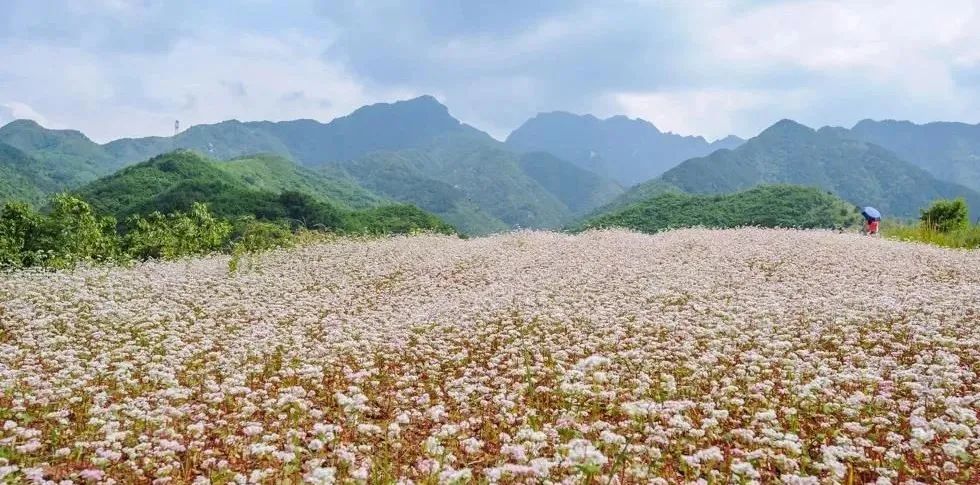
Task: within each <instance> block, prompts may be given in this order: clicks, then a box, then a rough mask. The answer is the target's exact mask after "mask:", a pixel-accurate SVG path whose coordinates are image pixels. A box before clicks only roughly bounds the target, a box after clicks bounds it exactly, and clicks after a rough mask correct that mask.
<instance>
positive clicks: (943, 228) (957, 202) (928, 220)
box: [919, 197, 970, 232]
mask: <svg viewBox="0 0 980 485" xmlns="http://www.w3.org/2000/svg"><path fill="white" fill-rule="evenodd" d="M921 212H922V214H921V215H920V216H919V219H920V220H921V221H922V222H923V223H924V224H926V225H927V226H929V227H930V228H932V229H934V230H936V231H939V232H954V231H959V230H963V229H966V228H967V227H968V226H969V225H970V215H969V210H968V209H967V206H966V200H964V199H963V198H962V197H961V198H958V199H952V200H950V199H940V200H937V201H935V202H933V203H932V205H930V206H929V207H928V208H926V209H923V210H922V211H921Z"/></svg>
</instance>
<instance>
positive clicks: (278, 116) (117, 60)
mask: <svg viewBox="0 0 980 485" xmlns="http://www.w3.org/2000/svg"><path fill="white" fill-rule="evenodd" d="M325 49H326V46H325V45H324V43H323V41H322V40H320V39H318V38H315V37H311V36H308V35H304V34H301V33H298V32H285V33H282V34H279V35H275V36H272V35H259V34H242V33H232V32H214V33H213V34H210V35H205V36H199V37H194V36H192V37H187V38H184V39H182V40H180V41H178V42H177V43H176V44H175V45H174V47H173V48H172V49H171V50H169V51H168V52H165V53H163V54H147V53H142V54H140V53H119V54H115V55H113V56H111V57H106V56H100V55H98V54H97V53H93V52H90V51H86V50H82V49H77V48H73V47H66V46H60V45H56V44H50V43H48V44H44V43H32V44H31V45H29V46H28V45H26V44H20V43H7V44H0V57H2V58H4V59H5V60H8V61H10V62H7V63H5V65H4V66H0V77H6V78H9V79H10V80H11V81H10V82H9V83H8V85H7V86H5V89H4V94H5V95H7V96H12V97H14V98H15V99H23V100H26V101H27V103H30V105H31V106H35V107H38V109H40V110H42V111H44V112H47V113H52V116H50V117H48V118H45V117H41V116H40V115H39V114H37V111H34V110H31V111H27V110H25V109H23V108H20V109H19V110H18V111H17V113H18V114H17V116H22V117H29V118H35V119H38V121H40V122H42V124H46V125H48V124H51V123H53V124H56V125H59V126H70V127H73V128H77V129H79V130H82V131H83V132H85V133H86V134H88V135H89V136H90V137H92V138H93V139H95V140H98V141H107V140H110V139H113V138H118V137H123V136H146V135H154V134H155V135H161V134H167V133H169V129H170V127H172V126H173V120H174V119H180V120H181V124H182V125H183V126H190V125H193V124H200V123H213V122H217V121H222V120H225V119H230V118H237V119H242V120H259V119H269V120H284V119H295V118H316V119H326V120H329V119H332V118H334V117H336V116H339V115H343V114H346V113H348V112H349V111H351V110H353V109H355V108H357V107H359V106H361V105H363V104H365V103H368V102H372V101H377V100H381V99H389V98H390V97H400V96H408V95H411V94H414V93H409V92H406V91H398V90H392V91H390V92H389V91H380V92H377V93H373V92H367V91H366V90H365V89H364V88H363V87H362V86H361V85H360V84H359V83H357V82H356V81H354V80H353V79H352V77H351V76H350V75H348V74H347V73H346V72H345V71H344V69H343V68H342V67H339V66H337V65H333V64H330V63H328V62H324V61H323V59H322V58H321V54H322V52H323V51H324V50H325ZM51 66H60V68H59V70H58V71H57V72H56V73H55V72H52V69H51ZM5 71H6V72H5ZM229 85H234V86H236V87H238V88H240V89H237V88H236V89H229ZM297 92H302V93H303V94H304V96H305V97H306V98H309V99H315V100H317V101H316V102H312V103H297V102H295V93H297ZM290 95H294V96H292V98H290ZM286 99H292V100H293V102H287V101H284V100H286ZM21 105H22V106H28V105H27V104H26V103H22V104H21Z"/></svg>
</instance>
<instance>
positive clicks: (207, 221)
mask: <svg viewBox="0 0 980 485" xmlns="http://www.w3.org/2000/svg"><path fill="white" fill-rule="evenodd" d="M129 225H130V226H131V227H132V229H131V230H130V231H129V232H128V233H127V234H126V237H125V246H126V251H127V253H128V254H129V255H130V256H132V257H134V258H138V259H149V258H158V259H178V258H182V257H186V256H193V255H198V254H207V253H211V252H214V251H218V250H219V249H221V248H222V247H223V246H225V245H226V244H227V243H228V240H229V237H230V235H231V230H232V227H231V224H229V223H228V222H226V221H223V220H219V219H216V218H215V217H214V216H213V215H212V214H211V212H210V211H208V208H207V206H205V205H204V204H200V203H194V204H193V205H192V206H191V210H190V212H188V213H183V212H174V213H171V214H167V215H164V214H161V213H159V212H154V213H152V214H150V215H149V216H147V217H145V218H144V217H141V216H133V217H131V218H130V219H129Z"/></svg>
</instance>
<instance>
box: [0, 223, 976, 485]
mask: <svg viewBox="0 0 980 485" xmlns="http://www.w3.org/2000/svg"><path fill="white" fill-rule="evenodd" d="M978 374H980V252H967V251H954V250H946V249H940V248H935V247H930V246H924V245H913V244H906V243H900V242H895V241H886V240H881V239H871V238H862V237H860V236H857V235H849V234H836V233H831V232H823V231H783V230H761V229H739V230H726V231H710V230H702V229H689V230H680V231H671V232H668V233H663V234H660V235H655V236H649V235H641V234H635V233H629V232H622V231H600V232H588V233H584V234H581V235H576V236H571V235H564V234H554V233H545V232H522V233H513V234H507V235H501V236H494V237H488V238H479V239H472V240H459V239H456V238H451V237H442V236H419V237H402V238H393V239H383V240H376V241H369V242H364V241H347V242H344V241H341V242H336V243H330V244H323V245H317V246H308V247H302V248H298V249H293V250H289V251H276V252H271V253H267V254H264V255H261V256H257V257H256V258H255V259H254V260H253V261H251V262H247V263H243V264H242V268H241V269H240V270H239V271H238V272H235V273H232V274H230V273H229V271H228V257H227V256H215V257H210V258H204V259H196V260H189V261H182V262H177V263H145V264H141V265H137V266H135V267H132V268H124V269H106V268H86V269H79V270H76V271H71V272H56V273H51V272H49V273H40V272H21V273H11V274H5V275H0V483H3V481H4V480H6V481H9V482H12V483H21V482H32V481H33V482H44V481H47V480H50V481H53V482H54V483H59V482H62V481H63V480H71V481H72V482H73V483H87V482H93V483H94V482H104V483H113V482H114V483H149V482H153V483H173V484H182V483H216V484H217V483H230V482H238V483H246V482H248V483H292V482H300V481H307V482H311V483H334V482H337V483H347V482H367V483H394V482H403V483H454V482H456V483H487V482H500V483H543V482H548V481H551V482H565V483H583V482H592V483H651V482H652V483H658V482H659V483H678V482H689V481H690V482H694V481H697V480H699V479H703V480H704V482H703V483H729V482H735V483H739V482H741V483H751V482H760V483H772V482H776V483H787V484H810V483H813V484H816V483H916V481H918V482H924V483H934V482H943V481H945V482H950V483H980V423H978V414H980V375H978Z"/></svg>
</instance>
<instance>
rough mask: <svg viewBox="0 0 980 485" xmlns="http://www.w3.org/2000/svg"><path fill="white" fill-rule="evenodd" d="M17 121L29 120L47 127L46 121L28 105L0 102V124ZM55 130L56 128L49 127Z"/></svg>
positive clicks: (17, 102) (47, 122)
mask: <svg viewBox="0 0 980 485" xmlns="http://www.w3.org/2000/svg"><path fill="white" fill-rule="evenodd" d="M18 119H30V120H34V121H37V122H38V123H41V124H42V125H46V126H49V125H50V123H49V121H48V119H47V118H46V117H45V116H44V115H42V114H41V113H38V112H37V111H36V110H35V109H34V108H32V107H31V106H30V105H28V104H25V103H21V102H19V101H7V102H0V124H2V123H7V122H10V121H13V120H18ZM51 127H52V128H57V126H51Z"/></svg>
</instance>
